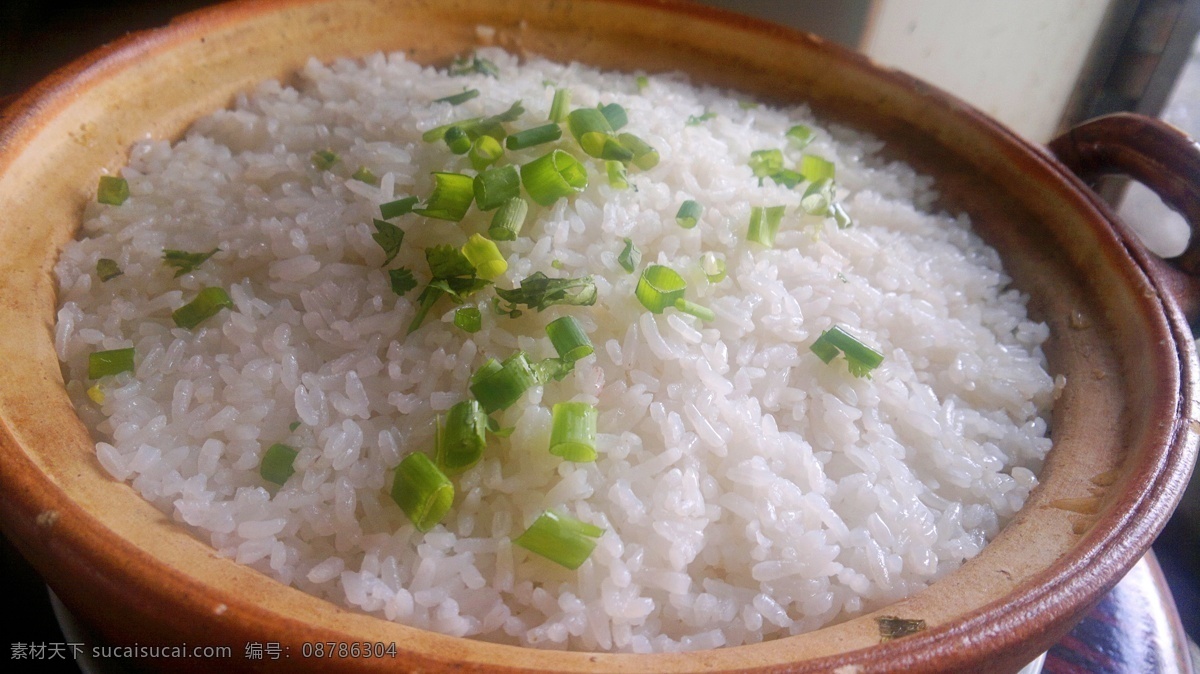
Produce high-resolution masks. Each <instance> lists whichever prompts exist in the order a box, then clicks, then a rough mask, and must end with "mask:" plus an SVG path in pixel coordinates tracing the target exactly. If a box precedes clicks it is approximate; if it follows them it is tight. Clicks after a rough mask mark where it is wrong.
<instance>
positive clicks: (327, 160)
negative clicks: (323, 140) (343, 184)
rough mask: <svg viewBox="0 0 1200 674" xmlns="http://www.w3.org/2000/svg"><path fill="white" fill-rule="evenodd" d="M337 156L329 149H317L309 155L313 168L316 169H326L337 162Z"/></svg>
mask: <svg viewBox="0 0 1200 674" xmlns="http://www.w3.org/2000/svg"><path fill="white" fill-rule="evenodd" d="M337 160H338V156H337V155H336V154H334V153H333V152H331V151H329V150H317V151H316V152H314V153H312V156H311V157H309V161H311V162H312V165H313V168H315V169H317V170H318V171H328V170H329V169H331V168H333V165H334V164H336V163H337Z"/></svg>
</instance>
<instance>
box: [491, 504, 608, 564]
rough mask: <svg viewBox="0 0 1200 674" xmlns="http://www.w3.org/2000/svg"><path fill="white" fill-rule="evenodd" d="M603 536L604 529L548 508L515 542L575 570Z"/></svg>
mask: <svg viewBox="0 0 1200 674" xmlns="http://www.w3.org/2000/svg"><path fill="white" fill-rule="evenodd" d="M603 535H604V529H601V528H600V527H598V526H595V525H593V524H588V523H586V522H581V521H579V520H577V519H575V518H573V517H567V516H566V515H559V514H558V513H555V512H554V511H552V510H547V511H546V512H544V513H542V514H541V515H538V518H537V519H536V520H534V521H533V524H531V525H529V528H528V529H526V530H525V532H524V533H523V534H521V535H520V536H517V537H516V538H514V539H513V543H515V544H517V545H519V546H521V547H523V548H525V549H526V550H528V551H530V552H532V553H534V554H535V555H541V556H542V557H545V558H546V559H548V560H550V561H552V562H554V563H556V564H558V565H560V566H564V567H566V568H568V569H572V570H574V569H578V568H579V567H580V566H581V565H583V563H584V562H585V561H587V558H588V557H589V556H591V554H592V550H595V549H596V540H595V539H597V538H599V537H600V536H603Z"/></svg>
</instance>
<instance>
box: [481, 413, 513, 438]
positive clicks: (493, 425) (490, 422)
mask: <svg viewBox="0 0 1200 674" xmlns="http://www.w3.org/2000/svg"><path fill="white" fill-rule="evenodd" d="M487 429H488V433H491V434H492V435H495V436H496V437H500V438H507V437H508V436H510V435H512V434H513V431H515V430H517V427H516V426H508V427H507V428H501V427H500V422H499V421H496V420H495V419H493V418H491V417H487Z"/></svg>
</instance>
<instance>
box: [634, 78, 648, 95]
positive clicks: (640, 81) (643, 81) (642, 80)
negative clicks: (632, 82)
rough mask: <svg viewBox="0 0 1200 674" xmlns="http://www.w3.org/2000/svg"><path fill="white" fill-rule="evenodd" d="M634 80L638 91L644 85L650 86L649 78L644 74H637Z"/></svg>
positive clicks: (644, 86) (643, 87)
mask: <svg viewBox="0 0 1200 674" xmlns="http://www.w3.org/2000/svg"><path fill="white" fill-rule="evenodd" d="M636 81H637V88H638V91H642V90H643V89H645V88H646V87H648V86H650V78H649V77H646V76H645V75H638V76H637V80H636Z"/></svg>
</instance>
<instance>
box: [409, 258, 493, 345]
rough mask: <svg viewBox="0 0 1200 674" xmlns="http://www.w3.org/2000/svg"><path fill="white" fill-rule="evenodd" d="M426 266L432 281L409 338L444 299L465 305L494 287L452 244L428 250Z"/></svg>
mask: <svg viewBox="0 0 1200 674" xmlns="http://www.w3.org/2000/svg"><path fill="white" fill-rule="evenodd" d="M425 262H426V263H427V264H428V265H429V272H430V276H431V277H432V278H431V279H430V281H429V285H427V286H425V290H423V291H421V295H420V296H419V297H418V298H417V313H416V315H415V316H413V319H412V322H410V323H409V324H408V332H409V334H411V333H412V332H414V331H415V330H416V329H417V328H419V327H421V323H422V322H424V320H425V316H426V315H428V314H429V310H430V309H432V308H433V305H434V304H437V301H438V300H439V299H441V298H442V296H443V295H445V296H449V297H450V299H452V300H454V301H456V302H462V301H463V300H465V299H466V298H467V297H469V296H470V295H472V294H474V293H476V292H478V291H480V290H482V289H483V288H486V287H487V286H488V285H490V284H491V281H488V280H486V279H481V278H478V277H477V276H476V272H475V265H473V264H471V261H470V260H468V259H467V257H466V256H465V255H463V253H462V251H461V250H459V249H457V248H455V247H454V246H451V245H449V244H440V245H437V246H433V247H430V248H426V249H425Z"/></svg>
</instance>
